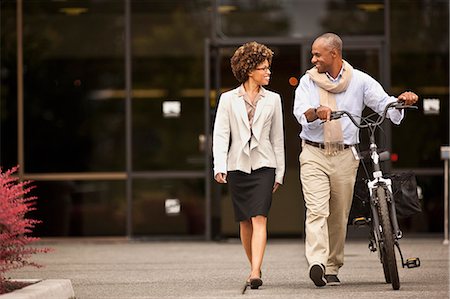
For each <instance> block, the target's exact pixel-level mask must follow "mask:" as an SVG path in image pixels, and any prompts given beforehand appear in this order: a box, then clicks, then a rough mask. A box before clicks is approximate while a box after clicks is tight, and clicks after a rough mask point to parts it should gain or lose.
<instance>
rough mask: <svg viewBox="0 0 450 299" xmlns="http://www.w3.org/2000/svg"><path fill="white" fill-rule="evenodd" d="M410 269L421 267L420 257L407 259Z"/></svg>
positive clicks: (407, 265)
mask: <svg viewBox="0 0 450 299" xmlns="http://www.w3.org/2000/svg"><path fill="white" fill-rule="evenodd" d="M405 265H406V267H408V268H417V267H420V259H419V258H418V257H410V258H407V259H406V263H405Z"/></svg>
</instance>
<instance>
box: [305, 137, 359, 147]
mask: <svg viewBox="0 0 450 299" xmlns="http://www.w3.org/2000/svg"><path fill="white" fill-rule="evenodd" d="M303 141H304V142H305V143H306V144H308V145H312V146H314V147H318V148H320V149H324V148H325V144H323V143H318V142H314V141H309V140H305V139H304V140H303ZM352 146H353V145H348V144H344V149H347V148H349V147H352Z"/></svg>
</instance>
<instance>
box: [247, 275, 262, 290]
mask: <svg viewBox="0 0 450 299" xmlns="http://www.w3.org/2000/svg"><path fill="white" fill-rule="evenodd" d="M261 278H262V272H261V271H259V278H251V279H250V281H249V285H250V288H251V289H253V290H256V289H258V288H259V287H260V286H262V284H263V281H262V279H261Z"/></svg>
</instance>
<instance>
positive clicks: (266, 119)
mask: <svg viewBox="0 0 450 299" xmlns="http://www.w3.org/2000/svg"><path fill="white" fill-rule="evenodd" d="M261 88H262V87H261ZM261 94H262V96H261V99H260V100H259V101H258V103H257V105H256V111H255V114H254V117H253V124H252V128H251V129H250V124H249V121H248V115H247V110H246V106H245V101H244V97H243V96H240V95H239V88H236V89H233V90H230V91H228V92H225V93H223V94H222V95H221V96H220V99H219V105H218V107H217V113H216V120H215V122H214V133H213V159H214V176H215V175H216V174H217V173H227V171H232V170H240V171H243V172H245V173H250V172H251V170H252V169H253V170H256V169H258V168H261V167H272V168H275V181H276V182H278V183H280V184H282V183H283V177H284V171H285V156H284V131H283V112H282V105H281V97H280V95H279V94H277V93H275V92H272V91H269V90H267V89H263V92H262V93H261Z"/></svg>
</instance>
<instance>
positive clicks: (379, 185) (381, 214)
mask: <svg viewBox="0 0 450 299" xmlns="http://www.w3.org/2000/svg"><path fill="white" fill-rule="evenodd" d="M409 107H414V106H409V105H404V104H403V103H402V102H392V103H390V104H388V105H387V106H386V107H385V109H384V111H383V114H382V115H381V116H379V117H378V119H377V120H376V121H373V120H370V119H368V118H361V120H363V121H364V123H363V124H360V123H358V122H357V121H356V120H355V119H354V117H353V116H352V115H351V114H350V113H349V112H347V111H334V112H332V114H331V117H330V119H331V120H334V119H339V118H341V117H342V116H344V114H345V115H347V116H348V117H349V119H350V120H351V121H352V122H353V124H354V125H355V126H357V127H358V128H359V129H368V130H369V131H370V135H369V141H370V145H369V153H370V160H371V165H372V178H371V179H370V178H368V181H367V188H368V191H369V202H370V212H371V218H370V219H365V218H362V219H363V220H364V221H363V222H364V223H365V224H369V226H370V228H371V233H370V240H369V241H370V242H369V249H370V250H371V251H378V256H379V259H380V262H381V264H382V265H383V271H384V275H385V279H386V282H387V283H392V287H393V289H394V290H398V289H399V288H400V281H399V277H398V270H397V265H396V259H395V249H394V247H397V249H398V252H399V254H400V257H401V261H402V266H403V267H405V265H406V266H408V268H413V267H418V266H420V260H419V259H418V258H414V259H408V260H407V262H406V263H405V262H404V261H403V255H402V252H401V250H400V246H399V243H398V240H399V239H401V238H402V232H401V230H400V228H399V225H398V221H397V213H396V210H395V201H394V196H393V192H392V181H391V179H389V178H387V177H384V176H383V172H382V170H381V165H380V162H381V159H380V153H379V152H378V146H377V144H376V142H375V132H376V129H377V128H378V127H379V126H380V125H381V124H382V123H383V121H384V120H385V118H386V115H387V111H388V110H389V109H390V108H397V109H405V108H409ZM414 108H417V107H414ZM365 170H366V173H367V175H368V172H367V169H365ZM360 219H361V218H360Z"/></svg>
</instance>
